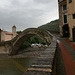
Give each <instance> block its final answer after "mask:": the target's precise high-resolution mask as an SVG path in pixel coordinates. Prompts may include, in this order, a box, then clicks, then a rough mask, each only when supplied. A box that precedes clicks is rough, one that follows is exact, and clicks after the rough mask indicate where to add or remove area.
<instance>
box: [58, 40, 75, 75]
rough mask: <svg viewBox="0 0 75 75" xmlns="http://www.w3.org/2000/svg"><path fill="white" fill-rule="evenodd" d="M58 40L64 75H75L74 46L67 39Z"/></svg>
mask: <svg viewBox="0 0 75 75" xmlns="http://www.w3.org/2000/svg"><path fill="white" fill-rule="evenodd" d="M59 40H60V41H59ZM59 40H57V42H58V44H59V46H60V48H61V53H62V57H63V61H64V66H65V71H66V75H75V45H73V44H72V43H71V42H69V41H68V39H59Z"/></svg>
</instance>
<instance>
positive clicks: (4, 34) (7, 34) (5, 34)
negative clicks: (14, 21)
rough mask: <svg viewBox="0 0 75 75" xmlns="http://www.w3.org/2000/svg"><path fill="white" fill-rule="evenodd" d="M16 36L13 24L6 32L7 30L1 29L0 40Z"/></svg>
mask: <svg viewBox="0 0 75 75" xmlns="http://www.w3.org/2000/svg"><path fill="white" fill-rule="evenodd" d="M16 36H17V33H16V26H15V25H14V26H13V27H12V32H7V31H4V30H1V37H0V40H1V42H2V41H9V40H12V39H13V38H14V37H16Z"/></svg>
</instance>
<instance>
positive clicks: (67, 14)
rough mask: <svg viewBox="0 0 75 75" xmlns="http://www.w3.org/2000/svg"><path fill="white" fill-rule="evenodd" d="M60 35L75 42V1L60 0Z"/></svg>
mask: <svg viewBox="0 0 75 75" xmlns="http://www.w3.org/2000/svg"><path fill="white" fill-rule="evenodd" d="M58 4H59V27H60V35H61V36H63V37H69V39H70V40H71V41H75V0H58Z"/></svg>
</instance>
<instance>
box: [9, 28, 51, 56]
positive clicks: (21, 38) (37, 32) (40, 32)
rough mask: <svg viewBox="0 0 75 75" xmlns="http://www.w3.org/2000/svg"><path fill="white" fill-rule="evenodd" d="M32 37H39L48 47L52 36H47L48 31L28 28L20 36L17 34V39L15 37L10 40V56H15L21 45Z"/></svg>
mask: <svg viewBox="0 0 75 75" xmlns="http://www.w3.org/2000/svg"><path fill="white" fill-rule="evenodd" d="M33 35H37V36H39V37H40V38H42V39H43V40H44V42H45V43H46V44H47V45H50V43H51V39H52V36H51V35H50V34H49V32H48V31H45V30H41V29H38V28H29V29H26V30H24V31H23V32H22V33H21V34H19V35H18V36H17V37H15V38H14V39H13V40H12V49H11V50H10V54H11V55H13V54H16V53H17V52H18V50H19V48H20V47H21V45H22V44H23V43H24V42H25V41H26V40H27V39H29V38H30V37H32V36H33Z"/></svg>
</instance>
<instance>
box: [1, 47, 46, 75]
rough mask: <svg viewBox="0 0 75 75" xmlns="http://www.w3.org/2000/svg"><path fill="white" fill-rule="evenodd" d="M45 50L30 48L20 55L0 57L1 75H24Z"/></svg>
mask: <svg viewBox="0 0 75 75" xmlns="http://www.w3.org/2000/svg"><path fill="white" fill-rule="evenodd" d="M44 50H45V48H28V49H27V51H23V52H21V53H20V54H18V55H14V56H8V55H0V75H23V73H24V72H26V70H27V69H28V68H29V67H30V66H31V64H32V63H33V62H34V61H35V60H36V58H37V57H39V56H40V55H41V53H43V51H44Z"/></svg>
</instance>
